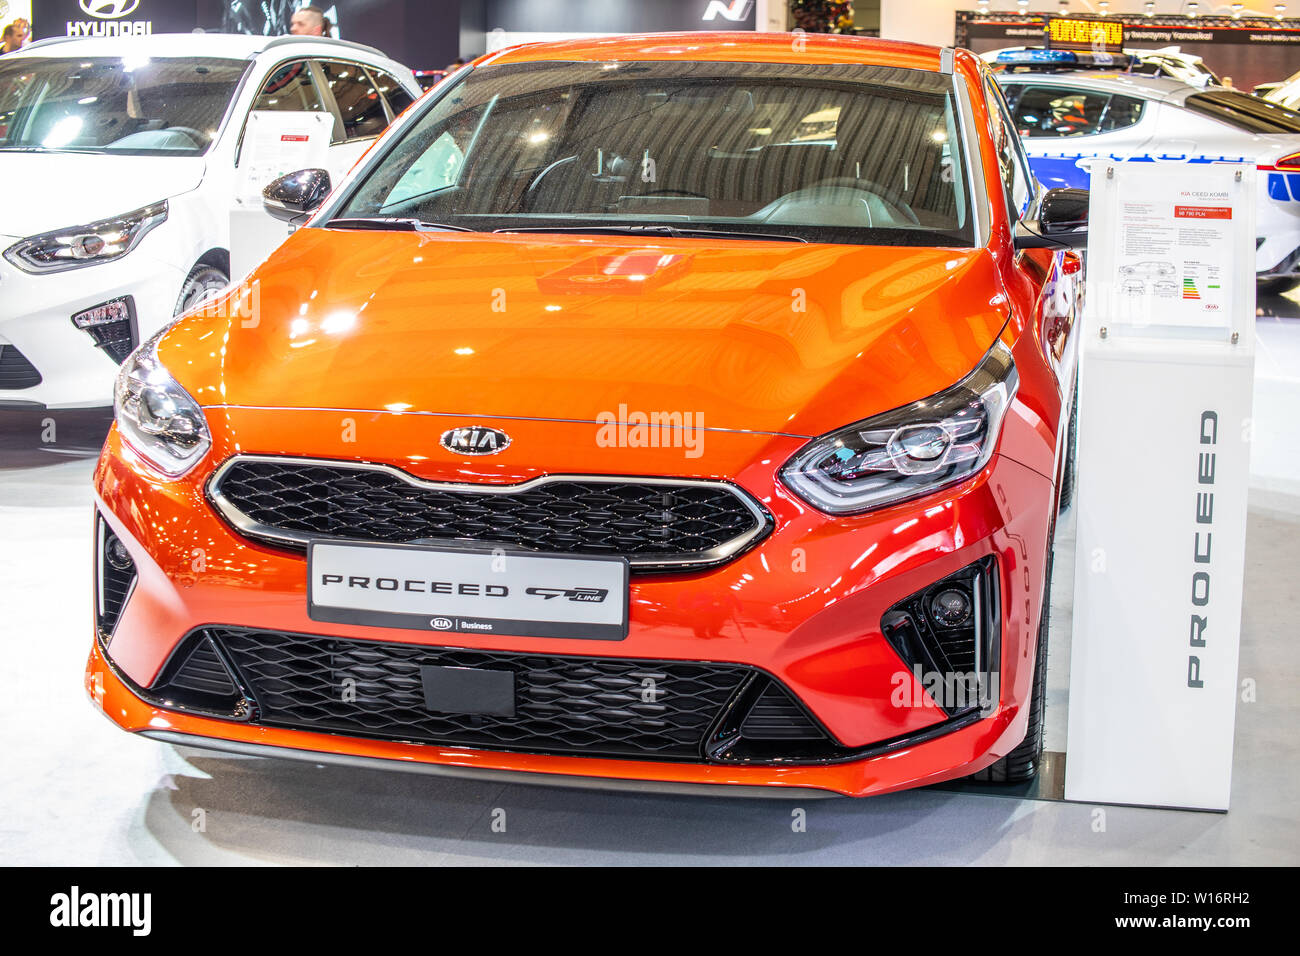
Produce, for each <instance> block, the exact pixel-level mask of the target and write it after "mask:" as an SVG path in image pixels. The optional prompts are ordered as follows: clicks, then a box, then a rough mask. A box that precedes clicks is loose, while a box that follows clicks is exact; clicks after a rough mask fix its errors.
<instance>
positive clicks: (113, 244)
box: [5, 200, 167, 273]
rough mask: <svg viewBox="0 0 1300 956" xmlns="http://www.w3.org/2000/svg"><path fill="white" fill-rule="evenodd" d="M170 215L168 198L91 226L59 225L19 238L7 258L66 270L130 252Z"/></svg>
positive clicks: (33, 267) (28, 268)
mask: <svg viewBox="0 0 1300 956" xmlns="http://www.w3.org/2000/svg"><path fill="white" fill-rule="evenodd" d="M166 219H167V201H166V200H163V201H162V202H156V203H154V204H153V205H151V206H145V207H144V208H143V209H137V210H136V211H135V212H128V213H127V214H126V215H124V216H115V217H113V218H112V219H102V220H100V221H99V222H92V223H91V224H90V225H88V226H72V227H70V228H68V229H56V230H54V231H53V232H45V233H41V235H39V236H31V237H29V238H27V239H22V240H20V241H18V242H15V243H14V244H13V245H12V246H10V247H9V248H8V249H6V250H5V258H6V259H8V260H9V261H10V262H12V263H13V264H14V265H16V266H17V267H18V268H19V269H22V270H23V271H24V272H37V273H44V272H63V271H65V270H67V269H79V268H81V267H82V266H93V265H94V264H95V263H97V262H108V261H109V260H110V259H120V258H121V257H122V256H124V255H126V254H127V253H128V252H130V251H131V250H132V249H134V248H135V247H136V246H137V245H139V243H140V240H141V239H143V238H144V236H145V234H146V233H147V232H148V231H149V230H150V229H152V228H153V227H154V226H156V225H158V224H159V223H161V222H165V221H166Z"/></svg>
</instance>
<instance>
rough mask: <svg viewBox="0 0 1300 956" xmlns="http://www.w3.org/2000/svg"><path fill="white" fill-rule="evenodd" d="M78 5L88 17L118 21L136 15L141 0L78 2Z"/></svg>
mask: <svg viewBox="0 0 1300 956" xmlns="http://www.w3.org/2000/svg"><path fill="white" fill-rule="evenodd" d="M77 5H78V6H79V7H81V9H82V11H83V12H84V13H85V14H86V15H87V16H91V17H97V18H99V19H100V20H116V19H118V18H119V17H124V16H126V15H127V14H128V13H134V12H135V8H136V7H138V6H140V0H77Z"/></svg>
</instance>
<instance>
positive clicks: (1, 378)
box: [0, 345, 41, 389]
mask: <svg viewBox="0 0 1300 956" xmlns="http://www.w3.org/2000/svg"><path fill="white" fill-rule="evenodd" d="M39 384H41V373H40V372H38V371H37V370H36V366H34V365H32V363H31V362H29V361H28V360H27V356H25V355H23V353H22V352H20V351H18V350H17V349H16V348H14V347H13V346H12V345H0V389H18V388H34V387H35V386H37V385H39Z"/></svg>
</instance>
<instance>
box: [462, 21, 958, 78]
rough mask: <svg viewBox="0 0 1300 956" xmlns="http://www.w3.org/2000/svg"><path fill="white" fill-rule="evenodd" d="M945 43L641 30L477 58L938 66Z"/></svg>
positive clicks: (484, 60) (501, 60) (934, 69)
mask: <svg viewBox="0 0 1300 956" xmlns="http://www.w3.org/2000/svg"><path fill="white" fill-rule="evenodd" d="M943 59H944V48H942V47H937V46H929V45H926V44H922V43H906V42H902V41H898V40H875V39H868V38H866V37H854V36H840V35H835V34H826V33H807V34H798V35H797V36H794V37H792V36H791V34H789V33H753V32H745V33H739V32H735V33H727V32H717V33H715V32H704V31H701V32H698V33H640V34H631V35H628V36H610V37H588V38H584V39H575V40H556V41H552V42H548V43H528V44H523V45H520V46H514V47H508V48H507V49H505V50H501V51H499V52H497V53H492V54H489V55H488V56H486V57H483V58H482V59H480V60H479V61H478V64H479V65H485V64H488V63H493V64H498V63H526V62H533V61H538V60H719V61H733V62H746V63H828V64H829V63H857V64H865V65H868V66H894V67H902V68H905V69H914V70H928V71H930V72H936V73H937V72H939V71H940V70H941V69H942V66H943Z"/></svg>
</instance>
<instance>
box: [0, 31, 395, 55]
mask: <svg viewBox="0 0 1300 956" xmlns="http://www.w3.org/2000/svg"><path fill="white" fill-rule="evenodd" d="M268 50H275V51H276V52H280V51H281V50H283V51H285V52H286V53H289V54H290V55H292V53H293V52H294V51H297V50H302V51H303V55H312V56H326V55H329V54H331V53H332V54H333V55H335V56H339V55H355V54H357V53H358V52H362V53H367V54H369V55H370V56H373V57H378V58H380V59H383V60H388V59H389V57H388V56H387V55H385V54H384V53H382V52H380V51H379V50H376V49H375V48H374V47H368V46H363V45H362V44H360V43H349V42H347V41H345V40H335V39H330V38H328V37H299V36H281V37H264V36H251V35H248V34H243V33H154V34H150V35H148V36H127V37H51V38H49V39H46V40H37V41H36V42H35V43H29V44H28V45H27V46H25V47H23V48H22V49H21V50H18V51H16V52H14V53H10V54H9V55H8V56H6V57H5V60H6V61H8V60H9V59H11V58H16V57H29V58H30V57H54V56H123V55H129V54H134V55H137V56H158V57H161V56H176V57H187V56H207V57H218V58H229V59H238V60H244V59H248V58H250V57H254V56H257V55H258V54H259V53H264V52H267V51H268Z"/></svg>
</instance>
